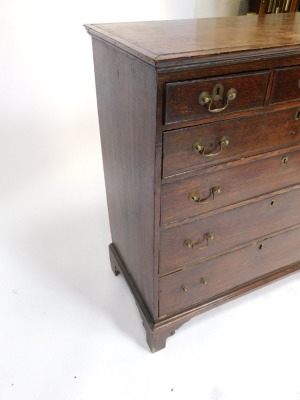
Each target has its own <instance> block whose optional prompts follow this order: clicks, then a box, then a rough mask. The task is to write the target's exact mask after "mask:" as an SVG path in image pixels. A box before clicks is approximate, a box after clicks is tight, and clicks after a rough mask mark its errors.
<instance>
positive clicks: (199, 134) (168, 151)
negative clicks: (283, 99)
mask: <svg viewBox="0 0 300 400" xmlns="http://www.w3.org/2000/svg"><path fill="white" fill-rule="evenodd" d="M298 110H299V107H296V108H291V109H288V110H283V111H277V112H272V113H265V114H262V115H253V116H251V117H247V118H236V119H233V120H229V121H226V122H224V121H222V122H216V123H213V124H209V125H201V126H199V127H193V128H189V129H184V128H183V129H180V130H175V131H170V132H166V133H164V138H163V144H164V148H163V152H164V159H163V176H164V177H168V176H171V175H176V174H179V173H182V172H184V171H190V170H194V169H197V168H204V167H207V166H210V165H215V164H219V163H221V162H224V161H231V160H236V159H239V158H243V157H249V156H252V155H255V154H260V153H265V152H267V151H270V150H274V149H278V148H282V147H286V146H289V145H292V144H297V143H300V120H295V116H296V113H297V111H298ZM223 136H226V137H227V138H228V140H229V145H228V146H226V147H225V148H224V149H223V151H222V153H221V154H219V155H217V156H214V157H203V156H201V155H200V154H199V152H197V151H196V150H195V148H194V144H195V143H200V144H202V145H203V146H204V147H205V149H206V152H207V153H215V152H218V150H219V141H220V139H221V138H222V137H223ZM245 143H247V145H246V146H245Z"/></svg>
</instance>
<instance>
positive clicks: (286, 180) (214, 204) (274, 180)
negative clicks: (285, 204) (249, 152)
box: [161, 148, 300, 225]
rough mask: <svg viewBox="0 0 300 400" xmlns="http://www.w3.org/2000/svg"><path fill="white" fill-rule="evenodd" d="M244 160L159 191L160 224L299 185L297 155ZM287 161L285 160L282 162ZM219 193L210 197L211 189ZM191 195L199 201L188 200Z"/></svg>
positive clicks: (287, 151)
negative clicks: (217, 190) (160, 200)
mask: <svg viewBox="0 0 300 400" xmlns="http://www.w3.org/2000/svg"><path fill="white" fill-rule="evenodd" d="M275 153H276V155H274V153H270V154H269V153H268V155H267V156H266V157H265V158H263V159H258V160H257V159H256V158H254V160H253V158H251V157H249V158H247V159H246V160H242V161H236V162H232V163H231V164H230V166H227V167H226V168H211V169H205V170H200V172H198V173H197V175H195V176H193V177H191V178H187V179H181V180H180V181H177V182H172V183H169V184H166V185H163V187H162V204H161V220H162V224H163V225H164V224H170V223H171V222H174V221H178V220H182V219H185V218H189V217H193V216H197V215H200V214H203V213H205V212H207V211H210V210H217V209H219V208H221V207H224V206H226V205H229V204H236V203H239V202H241V201H243V200H247V199H251V198H256V197H257V196H260V195H261V194H265V193H271V192H274V191H276V190H279V189H281V188H284V187H288V186H292V185H295V184H297V183H299V171H300V151H299V150H296V151H295V150H294V151H292V150H291V149H290V148H288V149H284V151H280V152H279V154H277V153H278V152H275ZM286 157H288V159H286ZM216 187H217V188H219V189H220V193H217V194H215V195H213V188H216ZM192 194H195V195H196V196H197V197H198V198H199V199H200V201H193V200H192V199H191V198H189V197H190V196H191V195H192Z"/></svg>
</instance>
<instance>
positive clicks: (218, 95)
mask: <svg viewBox="0 0 300 400" xmlns="http://www.w3.org/2000/svg"><path fill="white" fill-rule="evenodd" d="M223 94H224V86H223V85H222V84H221V83H217V84H216V85H215V87H214V88H213V91H212V94H210V93H208V92H202V93H201V94H200V96H199V103H200V104H201V105H208V108H207V110H208V111H209V112H210V113H219V112H222V111H224V110H226V108H227V107H228V105H229V102H230V101H233V100H234V99H236V96H237V90H236V89H235V88H231V89H229V90H228V92H227V95H226V100H225V101H226V103H225V105H224V106H223V107H221V108H212V104H213V102H214V101H221V100H222V101H224V99H223Z"/></svg>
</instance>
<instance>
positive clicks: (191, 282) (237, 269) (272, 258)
mask: <svg viewBox="0 0 300 400" xmlns="http://www.w3.org/2000/svg"><path fill="white" fill-rule="evenodd" d="M299 238H300V230H299V229H296V230H293V231H289V232H286V233H283V234H281V235H277V236H275V237H272V238H267V239H266V240H263V241H261V242H256V243H253V244H251V245H250V246H247V247H244V248H242V249H240V250H237V251H234V252H231V253H227V254H225V255H224V256H222V257H217V258H214V259H213V260H210V261H207V262H206V263H203V264H200V265H199V266H197V267H194V268H192V269H189V270H185V271H181V272H178V273H174V274H171V275H167V276H165V277H162V278H160V279H159V314H160V316H163V315H170V314H174V313H176V312H178V311H179V310H182V309H184V308H187V307H190V306H192V305H195V304H197V303H201V302H204V301H205V300H208V299H210V298H212V297H214V296H217V295H220V294H221V293H224V292H226V291H228V290H230V289H233V288H234V287H237V286H240V285H243V284H244V283H247V282H249V281H251V280H253V279H256V278H258V277H261V276H263V275H265V274H268V273H270V272H273V271H276V270H277V269H280V268H283V267H285V266H287V265H290V264H293V263H295V262H297V261H299V260H300V246H299Z"/></svg>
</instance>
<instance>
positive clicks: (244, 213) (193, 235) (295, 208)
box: [160, 189, 300, 274]
mask: <svg viewBox="0 0 300 400" xmlns="http://www.w3.org/2000/svg"><path fill="white" fill-rule="evenodd" d="M299 204H300V189H296V190H290V191H289V192H286V193H283V194H280V195H276V196H273V197H269V198H266V199H263V200H260V201H257V202H255V203H253V204H249V205H245V206H242V207H238V208H234V209H231V210H228V211H226V212H223V213H216V214H214V215H212V216H210V217H207V218H205V217H204V216H203V217H202V218H200V219H199V220H196V221H195V222H193V223H189V224H185V225H179V226H177V227H176V228H170V229H168V230H166V231H163V232H162V234H161V251H160V274H166V273H169V272H172V271H176V270H179V269H182V268H183V266H186V265H187V264H189V263H191V262H195V261H197V260H199V261H200V260H205V259H208V258H211V257H215V256H217V255H221V254H222V253H225V252H227V251H230V250H231V249H234V247H235V246H238V245H241V244H246V243H247V242H251V241H255V240H256V239H257V238H260V237H263V236H265V235H267V234H271V233H274V232H276V231H280V230H281V229H283V228H287V227H290V226H293V225H296V224H297V223H300V213H299ZM208 232H211V233H213V234H214V239H213V240H209V241H208V245H207V241H206V240H205V239H204V235H206V234H207V233H208ZM188 239H190V240H192V241H193V242H195V243H197V242H201V241H202V246H201V247H205V248H203V249H201V250H200V249H196V248H188V247H187V246H186V245H185V244H184V243H185V241H186V240H188Z"/></svg>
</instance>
